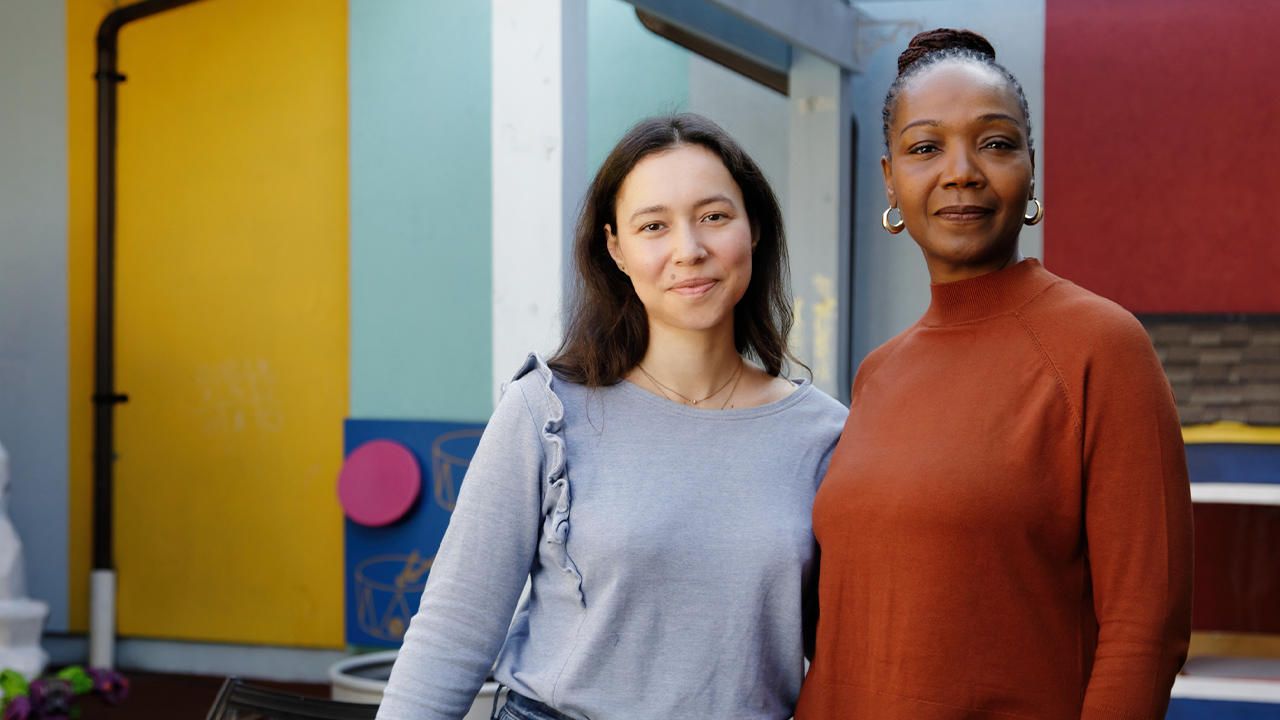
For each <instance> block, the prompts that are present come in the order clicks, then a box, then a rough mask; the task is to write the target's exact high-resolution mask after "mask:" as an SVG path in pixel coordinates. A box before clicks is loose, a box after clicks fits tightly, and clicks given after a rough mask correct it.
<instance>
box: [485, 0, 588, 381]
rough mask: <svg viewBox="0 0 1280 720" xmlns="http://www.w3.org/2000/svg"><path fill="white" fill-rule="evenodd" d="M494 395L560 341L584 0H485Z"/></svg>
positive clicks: (581, 127)
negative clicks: (488, 15)
mask: <svg viewBox="0 0 1280 720" xmlns="http://www.w3.org/2000/svg"><path fill="white" fill-rule="evenodd" d="M491 9H492V29H493V37H492V48H493V49H492V61H493V86H492V92H493V104H492V109H491V112H492V116H491V123H492V128H491V131H492V140H491V143H492V145H491V147H492V158H491V162H492V172H493V178H492V188H493V190H492V193H493V195H492V201H493V206H492V210H491V212H492V220H493V245H492V253H493V255H492V258H493V259H492V273H493V274H492V279H493V290H492V292H493V357H492V359H493V381H494V388H493V391H494V402H495V404H496V403H497V398H498V393H499V388H500V387H501V385H502V383H503V382H505V381H506V380H509V379H510V378H511V375H512V374H513V373H514V372H515V371H516V369H517V368H519V366H520V363H521V362H522V361H523V360H524V358H525V356H526V355H528V354H529V352H530V351H533V350H536V351H538V352H540V353H543V354H544V355H545V354H547V353H550V352H551V351H553V350H555V348H556V346H557V344H558V343H559V340H560V303H561V294H562V286H563V282H564V277H565V275H564V272H563V269H562V268H563V261H564V258H565V256H566V254H567V250H568V248H569V247H570V239H571V237H572V234H573V223H574V219H575V216H576V213H577V207H578V203H579V202H580V201H581V199H582V193H583V190H584V189H585V188H586V142H587V141H586V136H587V122H586V120H587V102H586V95H587V74H586V44H587V3H586V0H492V5H491Z"/></svg>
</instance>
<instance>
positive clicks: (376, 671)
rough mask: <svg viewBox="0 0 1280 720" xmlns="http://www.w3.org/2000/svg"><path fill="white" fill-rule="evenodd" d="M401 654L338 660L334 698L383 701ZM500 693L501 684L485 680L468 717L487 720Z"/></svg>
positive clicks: (468, 719) (333, 678) (332, 679)
mask: <svg viewBox="0 0 1280 720" xmlns="http://www.w3.org/2000/svg"><path fill="white" fill-rule="evenodd" d="M398 654H399V653H398V651H396V650H388V651H386V652H376V653H369V654H368V655H355V656H352V657H349V658H346V659H344V660H339V661H338V662H336V663H334V664H333V666H332V667H330V668H329V684H330V686H331V687H332V690H331V693H332V697H333V699H334V700H342V701H345V702H355V703H366V704H369V705H377V704H378V703H380V702H382V691H383V690H386V689H387V678H389V677H391V666H392V665H393V664H394V663H395V661H396V655H398ZM497 692H498V683H496V682H487V683H485V684H484V686H483V687H481V688H480V694H479V695H477V696H476V699H475V702H473V703H472V704H471V710H469V711H468V712H467V715H466V717H465V718H464V720H487V719H488V717H489V714H490V712H492V710H493V696H494V694H495V693H497Z"/></svg>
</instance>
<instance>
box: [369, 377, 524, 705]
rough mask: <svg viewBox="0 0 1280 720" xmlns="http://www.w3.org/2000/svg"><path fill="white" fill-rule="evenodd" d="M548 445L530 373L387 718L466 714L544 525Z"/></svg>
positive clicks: (425, 605)
mask: <svg viewBox="0 0 1280 720" xmlns="http://www.w3.org/2000/svg"><path fill="white" fill-rule="evenodd" d="M542 463H543V449H542V445H541V441H540V436H539V433H538V429H537V428H536V427H535V423H534V420H533V417H532V416H531V414H530V411H529V407H528V405H527V403H526V400H525V396H524V393H523V390H522V388H521V383H519V382H513V383H511V385H510V386H508V388H507V391H506V393H505V394H504V395H503V397H502V399H501V401H499V403H498V407H497V409H496V410H495V411H494V414H493V417H492V419H490V421H489V424H488V426H487V427H486V428H485V432H484V435H483V437H481V439H480V445H479V447H478V448H477V449H476V453H475V456H474V458H473V459H472V461H471V465H470V467H468V469H467V474H466V478H465V480H464V481H463V483H462V487H461V489H460V490H459V492H458V499H457V505H456V506H455V508H454V511H453V516H452V518H451V519H450V520H449V528H448V530H447V531H446V532H445V536H444V540H443V541H442V542H441V543H440V551H439V552H438V553H437V554H436V557H435V560H434V563H433V564H432V566H431V572H430V574H429V576H428V578H427V586H426V590H425V591H424V592H423V594H422V604H421V605H420V606H419V609H418V613H417V614H416V615H415V616H414V618H413V620H412V622H410V624H409V630H408V632H406V633H405V637H404V645H403V647H402V648H401V649H400V655H399V657H398V658H397V659H396V663H395V666H394V668H392V671H391V679H390V681H389V682H388V684H387V689H386V692H385V693H384V695H383V701H382V706H381V707H380V708H379V710H378V718H379V720H437V719H440V720H444V719H445V718H453V719H456V718H461V717H463V716H464V715H465V714H466V712H467V711H468V710H469V709H470V708H471V704H472V702H473V701H474V699H475V696H476V693H477V692H478V691H479V690H480V686H481V685H482V684H483V683H484V681H485V678H486V677H487V676H488V673H489V669H490V668H491V667H492V666H493V662H494V659H495V658H496V657H497V656H498V651H499V650H500V649H501V648H502V644H503V642H504V640H505V639H506V636H507V630H508V628H509V626H510V624H511V617H512V615H513V614H514V612H515V607H516V603H517V602H518V600H519V598H520V593H521V591H522V590H523V588H524V583H525V579H526V578H527V577H528V575H529V570H530V566H531V564H532V562H533V557H534V553H535V552H536V547H537V540H538V529H539V526H540V522H539V521H540V519H541V518H540V505H541V503H540V496H541V484H540V482H541V481H540V477H541V467H542Z"/></svg>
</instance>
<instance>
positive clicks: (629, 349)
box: [549, 113, 803, 387]
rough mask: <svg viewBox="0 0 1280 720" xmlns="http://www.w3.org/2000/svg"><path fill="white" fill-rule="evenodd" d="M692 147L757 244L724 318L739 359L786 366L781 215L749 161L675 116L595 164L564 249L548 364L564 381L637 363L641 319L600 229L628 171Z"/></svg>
mask: <svg viewBox="0 0 1280 720" xmlns="http://www.w3.org/2000/svg"><path fill="white" fill-rule="evenodd" d="M685 145H698V146H700V147H703V148H706V149H707V150H709V151H711V152H712V153H714V154H715V155H716V156H717V157H719V158H720V160H721V162H723V163H724V166H725V169H727V170H728V171H729V174H730V175H731V176H732V177H733V179H734V182H736V183H737V184H738V189H740V190H741V191H742V200H743V203H744V204H745V205H746V208H745V210H746V213H747V218H748V219H749V220H750V222H751V231H752V235H753V238H754V239H755V241H756V247H755V250H754V251H753V252H752V270H751V282H750V283H749V284H748V285H747V291H746V294H744V295H743V296H742V299H741V300H739V301H738V304H737V305H736V306H735V307H734V309H733V337H734V344H735V345H736V346H737V349H738V352H739V353H742V354H746V355H747V356H748V357H752V358H754V359H755V360H757V361H758V362H759V363H760V364H761V365H763V366H764V369H765V371H766V372H768V373H769V374H770V375H773V376H777V375H779V374H781V372H782V369H783V364H784V363H786V362H788V361H790V362H791V363H794V364H795V365H799V366H801V367H803V363H801V362H800V361H799V360H798V359H797V358H796V357H795V356H794V355H792V354H791V351H790V350H789V349H788V347H787V336H788V334H789V333H790V332H791V322H792V317H791V292H790V283H789V282H788V278H789V276H790V272H789V269H788V266H787V241H786V235H785V231H784V230H783V225H782V210H781V209H780V208H779V207H778V199H777V198H776V197H775V196H774V194H773V188H771V187H770V186H769V181H768V180H766V179H765V176H764V173H763V172H761V170H760V167H759V166H758V165H756V163H755V161H754V160H752V159H751V157H750V156H749V155H747V153H746V151H745V150H743V149H742V146H741V145H739V144H738V143H737V141H735V140H734V139H733V138H732V137H730V136H729V134H728V133H727V132H725V131H724V130H723V129H721V128H720V126H719V125H716V124H715V123H714V122H712V121H710V120H708V119H707V118H705V117H702V116H701V115H695V114H692V113H682V114H679V115H670V116H666V117H651V118H646V119H645V120H641V121H640V122H639V123H636V125H635V126H634V127H632V128H631V130H630V131H628V132H627V134H626V136H624V137H623V138H622V139H621V140H619V141H618V144H617V145H616V146H615V147H614V148H613V151H612V152H610V153H609V157H608V158H606V159H605V161H604V164H603V165H601V167H600V170H599V172H597V173H596V176H595V179H594V180H592V181H591V186H590V187H589V188H588V189H587V197H586V200H585V202H584V204H583V208H582V214H581V216H580V217H579V218H578V225H577V228H576V230H575V234H574V235H575V236H574V243H573V258H574V264H575V265H576V266H577V270H578V272H577V276H576V277H575V279H574V287H573V292H572V295H571V296H570V298H569V299H568V305H567V311H566V318H565V321H566V322H565V336H564V342H562V343H561V345H560V348H559V349H558V350H557V351H556V353H555V355H554V356H553V357H552V358H551V360H550V361H549V364H550V365H551V367H552V368H554V369H555V370H556V372H557V373H558V374H560V375H561V376H562V377H564V378H565V379H566V380H569V381H571V382H576V383H582V384H584V385H587V386H589V387H601V386H604V385H612V384H614V383H616V382H618V381H619V380H621V379H622V377H623V376H625V375H626V374H627V373H628V372H629V371H630V370H631V369H632V368H633V367H635V366H636V365H637V364H638V363H639V362H640V361H641V360H642V359H644V354H645V351H646V350H648V347H649V318H648V315H647V314H646V313H645V309H644V305H643V304H642V303H641V302H640V298H639V297H637V296H636V291H635V288H633V287H632V285H631V278H629V277H627V276H626V275H625V274H623V272H622V271H621V270H619V269H618V266H617V264H615V263H614V261H613V258H612V257H610V256H609V249H608V247H607V245H606V238H605V233H604V226H605V225H608V226H610V227H613V228H617V227H618V223H617V219H616V217H615V214H616V206H617V199H618V191H619V190H621V189H622V183H623V182H624V181H625V180H626V179H627V175H629V174H630V173H631V170H632V169H633V168H635V166H636V164H637V163H639V162H640V161H641V160H643V159H645V158H646V157H648V156H650V155H654V154H656V153H661V152H666V151H668V150H671V149H674V148H678V147H681V146H685Z"/></svg>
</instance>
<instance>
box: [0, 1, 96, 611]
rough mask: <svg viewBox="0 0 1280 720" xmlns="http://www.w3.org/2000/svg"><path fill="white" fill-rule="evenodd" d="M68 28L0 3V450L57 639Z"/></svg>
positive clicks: (63, 596)
mask: <svg viewBox="0 0 1280 720" xmlns="http://www.w3.org/2000/svg"><path fill="white" fill-rule="evenodd" d="M64 25H65V23H64V3H62V2H53V1H51V0H0V68H3V69H4V71H3V72H0V443H3V444H4V445H5V447H6V448H7V449H8V450H9V455H10V466H11V471H12V486H11V487H12V494H11V496H10V505H9V513H10V515H11V516H12V518H13V522H14V525H15V526H16V527H17V530H18V534H19V535H20V536H21V537H22V539H23V542H24V544H25V546H26V556H27V558H26V559H27V580H28V587H29V591H30V594H31V595H32V596H33V597H36V598H39V599H41V600H45V601H47V602H48V603H49V604H50V605H51V606H52V613H51V614H50V617H49V623H48V629H51V630H54V631H64V630H66V629H67V542H68V541H67V373H68V370H67V122H66V115H67V82H66V76H67V72H66V46H65V34H66V30H65V27H64ZM86 400H87V399H86Z"/></svg>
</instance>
